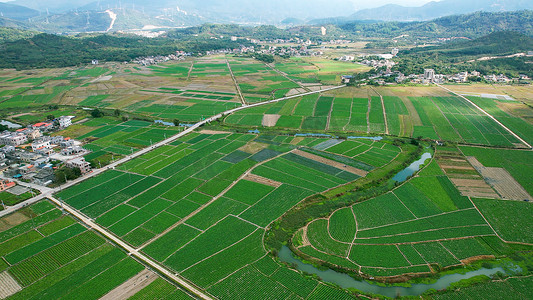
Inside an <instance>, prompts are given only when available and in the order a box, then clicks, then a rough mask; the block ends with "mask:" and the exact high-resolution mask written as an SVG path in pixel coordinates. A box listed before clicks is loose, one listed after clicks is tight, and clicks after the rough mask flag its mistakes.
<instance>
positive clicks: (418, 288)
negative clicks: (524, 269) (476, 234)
mask: <svg viewBox="0 0 533 300" xmlns="http://www.w3.org/2000/svg"><path fill="white" fill-rule="evenodd" d="M279 258H280V259H281V261H284V262H287V263H289V264H295V265H296V267H297V269H298V270H300V271H303V272H305V273H309V274H315V275H318V277H320V278H321V279H322V280H323V281H326V282H330V283H334V284H336V285H338V286H340V287H342V288H345V289H347V288H355V289H357V290H359V291H362V292H364V293H371V294H379V295H383V296H387V297H391V298H394V297H397V296H419V295H421V294H423V293H424V292H425V291H427V290H429V289H436V290H442V289H445V288H447V287H449V286H450V284H452V283H454V282H458V281H461V280H463V279H468V278H472V277H474V276H478V275H486V276H491V275H494V274H496V273H498V272H501V273H505V271H504V269H503V268H501V267H496V268H493V269H486V268H482V269H479V270H476V271H471V272H468V273H465V274H449V275H444V276H442V277H441V278H439V279H438V280H437V281H436V282H434V283H431V284H422V283H420V284H413V285H411V286H410V287H403V286H379V285H375V284H371V283H369V282H367V281H359V280H355V279H354V278H352V277H350V276H349V275H347V274H344V273H340V272H336V271H334V270H331V269H328V270H319V269H317V268H315V267H314V266H313V265H310V264H306V263H303V262H301V261H300V260H298V259H297V258H295V257H294V254H293V253H292V251H291V250H290V249H289V248H288V247H287V246H283V248H281V251H280V252H279Z"/></svg>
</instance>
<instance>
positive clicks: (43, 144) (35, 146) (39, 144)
mask: <svg viewBox="0 0 533 300" xmlns="http://www.w3.org/2000/svg"><path fill="white" fill-rule="evenodd" d="M51 147H52V145H51V144H50V140H49V139H44V138H42V139H38V140H34V141H33V143H31V150H32V151H33V152H37V150H43V149H49V148H51Z"/></svg>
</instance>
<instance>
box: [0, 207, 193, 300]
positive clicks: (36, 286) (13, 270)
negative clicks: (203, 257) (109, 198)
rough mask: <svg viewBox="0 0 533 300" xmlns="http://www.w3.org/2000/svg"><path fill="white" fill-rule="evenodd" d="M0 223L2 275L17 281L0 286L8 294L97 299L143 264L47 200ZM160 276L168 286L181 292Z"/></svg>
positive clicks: (25, 297) (47, 297) (130, 275)
mask: <svg viewBox="0 0 533 300" xmlns="http://www.w3.org/2000/svg"><path fill="white" fill-rule="evenodd" d="M30 217H31V219H30ZM0 223H1V224H3V226H2V228H1V229H0V241H1V242H0V249H1V250H0V257H2V261H4V262H7V264H5V266H3V268H2V271H3V270H6V273H5V275H4V278H7V277H5V276H8V277H9V278H11V279H12V280H13V281H14V282H16V284H18V285H19V286H20V288H19V289H15V290H9V289H10V287H9V288H8V287H5V286H2V287H3V288H7V289H8V290H5V291H3V292H4V293H7V294H4V295H7V296H9V297H8V299H30V298H37V299H52V298H57V297H61V298H67V299H79V298H80V297H81V298H84V299H99V298H100V297H102V296H103V295H105V294H106V293H108V292H110V291H112V290H113V289H114V288H116V287H118V286H119V285H121V284H122V283H124V282H126V281H127V280H128V279H130V278H131V277H133V276H135V275H136V274H138V273H139V272H140V271H142V270H143V269H145V267H144V266H143V265H141V264H140V263H138V262H137V261H136V260H134V259H132V258H130V257H128V256H127V255H126V253H124V252H122V251H121V250H119V249H118V248H116V247H114V246H112V245H111V244H110V243H107V242H106V240H105V239H104V238H102V237H101V236H99V235H98V234H96V233H95V232H93V231H91V230H88V229H86V228H85V227H84V226H82V225H80V224H79V223H77V222H76V221H75V220H74V219H73V218H71V217H70V216H68V215H62V213H61V211H60V210H59V209H58V208H56V207H55V206H54V205H52V204H51V203H50V202H48V201H46V200H43V201H41V202H38V203H36V204H33V205H31V206H29V207H27V208H24V209H23V211H20V212H16V213H14V214H12V215H8V216H6V217H3V218H1V219H0ZM156 280H158V281H164V280H163V279H161V278H159V279H156ZM164 282H165V283H166V285H165V286H166V288H167V289H169V290H171V291H176V292H181V291H179V290H178V289H177V288H176V287H174V286H173V285H171V284H169V283H167V282H166V281H164ZM1 284H3V283H0V285H1ZM133 293H134V294H135V292H133ZM181 293H183V292H181ZM140 295H142V294H140ZM140 295H139V296H140ZM183 295H186V294H183Z"/></svg>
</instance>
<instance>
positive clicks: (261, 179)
mask: <svg viewBox="0 0 533 300" xmlns="http://www.w3.org/2000/svg"><path fill="white" fill-rule="evenodd" d="M243 179H246V180H248V181H253V182H257V183H261V184H264V185H269V186H272V187H279V186H281V185H282V183H281V182H279V181H274V180H271V179H268V178H265V177H262V176H259V175H254V174H251V173H248V174H246V176H244V178H243Z"/></svg>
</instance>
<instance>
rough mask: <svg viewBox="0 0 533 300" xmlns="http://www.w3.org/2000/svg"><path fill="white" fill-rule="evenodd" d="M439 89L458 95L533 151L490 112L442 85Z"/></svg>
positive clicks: (531, 147) (532, 147)
mask: <svg viewBox="0 0 533 300" xmlns="http://www.w3.org/2000/svg"><path fill="white" fill-rule="evenodd" d="M436 85H437V86H438V87H440V88H442V89H444V90H446V91H448V92H450V93H453V94H454V95H456V96H457V97H460V98H461V99H463V100H465V101H466V102H468V103H469V104H470V105H472V106H474V107H475V108H476V109H478V110H479V111H481V112H482V113H483V114H485V115H486V116H488V117H489V118H491V119H492V120H493V121H494V122H496V123H497V124H498V125H500V126H501V127H503V129H505V130H506V131H507V132H509V133H510V134H512V135H513V136H514V137H515V138H516V139H518V140H519V141H520V142H521V143H523V144H524V145H526V146H527V147H528V148H529V149H530V150H532V149H533V146H531V145H530V144H529V143H528V142H526V141H525V140H524V139H522V138H521V137H520V136H519V135H518V134H516V133H514V132H513V131H512V130H511V129H509V128H508V127H507V126H505V125H503V124H502V123H501V122H500V121H498V120H497V119H496V118H495V117H493V116H492V115H491V114H489V113H488V112H486V111H485V110H484V109H482V108H481V107H479V106H478V105H476V104H475V103H474V102H472V101H471V100H468V98H466V97H465V96H463V95H461V94H458V93H456V92H454V91H452V90H450V89H448V88H446V87H444V86H442V85H440V84H436Z"/></svg>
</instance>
